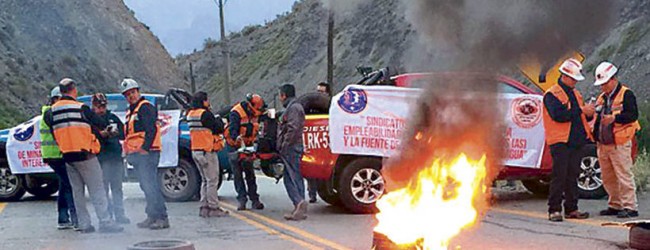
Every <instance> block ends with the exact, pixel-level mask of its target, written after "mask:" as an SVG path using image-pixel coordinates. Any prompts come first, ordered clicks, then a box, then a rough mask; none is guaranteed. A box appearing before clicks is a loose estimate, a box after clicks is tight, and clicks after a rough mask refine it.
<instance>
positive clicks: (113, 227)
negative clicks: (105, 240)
mask: <svg viewBox="0 0 650 250" xmlns="http://www.w3.org/2000/svg"><path fill="white" fill-rule="evenodd" d="M122 231H124V228H123V227H121V226H119V225H117V224H115V223H112V222H110V223H105V224H100V225H99V232H100V233H119V232H122Z"/></svg>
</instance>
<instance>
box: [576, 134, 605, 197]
mask: <svg viewBox="0 0 650 250" xmlns="http://www.w3.org/2000/svg"><path fill="white" fill-rule="evenodd" d="M578 153H579V157H580V158H581V160H580V169H582V172H581V173H580V176H579V177H578V192H579V194H580V198H581V199H600V198H603V197H605V196H606V195H607V192H606V191H605V187H604V186H603V181H602V179H601V177H600V173H601V171H600V164H598V155H597V153H596V145H594V144H589V145H587V146H585V147H583V148H582V151H580V152H578Z"/></svg>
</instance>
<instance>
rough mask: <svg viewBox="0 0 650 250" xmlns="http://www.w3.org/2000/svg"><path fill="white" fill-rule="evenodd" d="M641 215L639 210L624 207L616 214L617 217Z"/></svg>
mask: <svg viewBox="0 0 650 250" xmlns="http://www.w3.org/2000/svg"><path fill="white" fill-rule="evenodd" d="M638 216H639V211H636V210H632V209H627V208H626V209H623V211H620V212H619V213H618V215H616V217H617V218H621V219H622V218H632V217H638Z"/></svg>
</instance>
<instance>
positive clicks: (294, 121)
mask: <svg viewBox="0 0 650 250" xmlns="http://www.w3.org/2000/svg"><path fill="white" fill-rule="evenodd" d="M283 105H284V107H285V108H286V110H285V111H284V112H282V116H281V117H280V126H279V127H278V151H280V154H282V155H286V154H287V153H288V152H290V150H292V149H296V148H297V147H299V146H300V147H302V145H303V142H302V131H303V129H304V127H305V110H304V108H303V107H302V105H301V104H300V103H297V102H295V98H290V99H287V100H285V101H284V103H283Z"/></svg>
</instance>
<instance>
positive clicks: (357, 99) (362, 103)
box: [338, 88, 368, 114]
mask: <svg viewBox="0 0 650 250" xmlns="http://www.w3.org/2000/svg"><path fill="white" fill-rule="evenodd" d="M338 104H339V107H341V109H343V111H345V112H348V113H351V114H357V113H359V112H361V111H363V110H364V109H366V104H368V95H366V92H365V91H363V90H362V89H357V88H348V89H347V90H346V91H345V92H343V95H341V98H339V100H338Z"/></svg>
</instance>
